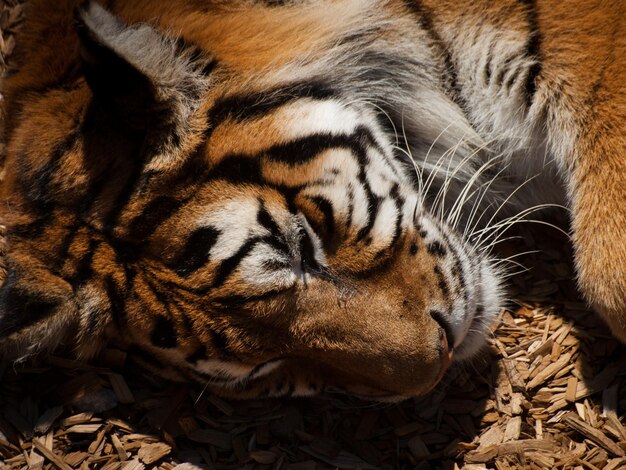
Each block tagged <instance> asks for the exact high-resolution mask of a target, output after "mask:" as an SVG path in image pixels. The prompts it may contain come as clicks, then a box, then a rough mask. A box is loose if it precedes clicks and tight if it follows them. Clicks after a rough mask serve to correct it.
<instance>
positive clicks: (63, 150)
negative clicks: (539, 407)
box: [0, 4, 499, 398]
mask: <svg viewBox="0 0 626 470" xmlns="http://www.w3.org/2000/svg"><path fill="white" fill-rule="evenodd" d="M396 7H397V5H396V6H395V7H394V8H396ZM285 8H289V7H287V6H285ZM294 8H295V6H294ZM387 13H389V12H387ZM82 15H83V23H82V24H79V34H80V39H81V43H80V51H81V52H80V53H81V57H82V58H83V59H82V60H83V68H84V69H85V76H83V75H81V74H80V73H78V74H76V75H73V76H71V77H70V78H68V79H67V81H68V83H64V84H63V86H61V87H56V88H52V89H50V90H45V91H42V92H40V93H38V94H34V95H33V96H32V97H30V98H29V99H28V100H26V101H25V103H24V104H23V110H22V114H21V121H20V123H18V124H17V125H16V127H15V130H14V132H13V135H12V137H11V143H10V153H11V155H12V157H11V161H10V164H9V169H10V170H9V171H10V177H9V181H10V185H11V188H12V191H11V192H10V194H9V195H8V196H6V197H7V201H8V202H7V203H8V206H10V207H11V208H12V209H13V213H12V214H11V215H10V217H9V218H8V226H9V228H8V231H9V240H10V242H11V244H12V248H11V253H10V255H9V257H8V259H9V270H10V273H11V275H10V278H9V280H8V281H7V282H6V283H5V285H4V287H3V290H2V292H1V293H0V301H1V302H2V303H3V305H5V309H6V312H7V313H4V314H3V315H2V316H0V325H1V326H2V328H3V329H2V330H1V331H0V344H2V342H3V341H5V344H10V345H13V346H14V347H15V348H16V349H17V350H27V351H29V352H30V351H33V352H34V351H37V350H39V349H46V348H54V347H56V346H57V345H58V344H59V343H62V342H64V341H66V339H67V338H68V337H70V336H71V335H72V334H74V333H76V337H77V339H76V350H77V353H78V354H79V355H81V356H83V357H88V356H90V355H92V354H94V353H95V352H96V351H97V350H98V348H99V347H100V344H101V342H100V341H95V340H94V338H98V339H100V338H102V339H104V338H106V337H108V336H111V335H116V336H120V337H122V338H123V339H124V340H126V341H128V342H129V343H130V344H131V345H132V350H131V352H132V355H133V356H134V357H136V358H137V360H138V361H139V362H141V363H142V364H145V365H146V366H147V367H149V368H150V369H152V370H154V371H155V372H157V373H159V374H161V375H165V376H168V377H171V378H176V379H182V380H198V381H202V382H205V383H208V384H209V385H210V386H211V387H213V388H214V389H215V390H216V391H221V392H222V393H228V394H231V395H232V394H237V395H240V396H258V395H281V394H300V395H302V394H309V393H314V392H317V391H320V390H322V389H324V387H326V386H334V387H339V388H340V389H342V390H346V391H351V392H353V393H357V394H359V395H364V396H371V397H376V398H382V397H388V396H399V395H401V396H407V395H415V394H420V393H424V392H425V391H427V390H429V389H430V388H432V386H433V385H434V384H435V383H436V382H437V381H438V380H439V379H440V378H441V375H442V374H443V372H444V371H445V369H446V367H447V365H448V363H449V362H450V355H451V354H452V351H455V352H458V355H459V356H460V357H468V356H470V355H471V354H473V352H475V350H476V349H477V348H478V347H479V346H480V345H481V344H482V342H483V341H482V336H481V335H482V332H483V331H484V327H485V324H486V323H487V322H488V319H489V318H491V317H492V316H493V315H494V313H495V311H496V309H497V308H498V305H499V292H498V290H497V287H493V286H492V287H486V286H484V285H483V280H484V279H485V278H487V277H488V276H492V277H493V274H492V270H491V268H490V266H489V261H488V260H486V259H484V258H483V257H481V256H480V255H479V254H478V253H476V252H474V251H473V250H472V248H471V247H468V246H467V245H466V244H465V242H464V241H463V240H462V239H461V237H460V236H458V235H457V234H455V233H454V232H453V231H452V230H450V229H449V227H446V226H445V224H443V223H441V222H440V221H439V220H437V219H436V218H435V217H433V216H432V215H430V214H428V213H427V212H426V211H425V209H424V207H423V204H422V197H421V196H420V194H419V192H418V190H417V187H416V186H417V185H416V184H415V179H414V176H413V175H412V174H411V173H412V171H413V169H412V167H410V166H407V162H406V159H405V158H404V157H403V155H402V153H401V152H400V151H399V149H398V146H397V142H396V141H395V140H394V138H393V137H394V136H393V134H392V133H391V132H390V129H389V119H390V117H389V116H386V115H385V113H384V112H380V109H379V108H377V106H373V105H372V104H371V103H369V102H368V101H367V100H365V99H364V95H363V88H362V84H361V85H360V87H361V88H359V89H358V91H357V92H353V90H352V89H351V88H350V87H347V83H348V82H347V81H345V79H344V80H339V79H338V78H337V74H338V73H339V72H338V71H337V70H335V71H334V75H333V74H329V75H328V76H325V75H324V74H323V73H322V72H323V71H324V68H325V67H328V65H329V63H330V62H329V59H328V57H327V56H320V57H319V63H316V62H315V61H314V60H312V59H311V60H309V61H308V62H307V63H306V64H302V68H303V70H305V71H306V72H307V73H300V74H295V78H294V77H292V76H291V75H292V74H290V73H287V72H288V71H289V70H293V69H294V68H296V66H297V65H298V64H297V63H290V64H287V65H285V64H281V65H280V66H278V67H277V70H275V69H272V68H271V67H270V68H268V69H265V70H262V71H259V70H258V69H255V71H254V73H250V74H248V75H245V76H240V75H239V73H240V71H239V70H237V67H233V64H232V63H229V61H227V60H226V61H224V60H221V59H220V57H219V55H218V54H215V55H213V53H211V52H209V51H205V50H203V49H201V48H199V47H198V46H194V45H192V44H190V43H187V42H185V40H183V39H178V40H172V39H168V38H166V37H163V36H162V34H161V33H160V32H158V31H157V30H156V29H154V28H152V27H150V26H147V25H136V26H133V25H130V26H127V25H125V24H123V23H122V22H121V21H120V20H119V19H118V18H116V17H114V16H113V15H111V14H110V13H108V12H107V11H105V10H104V9H103V8H101V7H99V6H97V5H95V4H90V5H88V6H87V7H86V10H85V11H84V12H83V13H82ZM405 22H406V21H405ZM405 22H403V24H404V23H405ZM407 24H408V23H407ZM367 34H368V35H371V34H374V33H373V32H372V31H370V30H368V31H367ZM123 38H126V39H128V41H126V42H125V41H122V40H121V39H123ZM155 38H157V39H158V40H155ZM342 38H343V36H342ZM356 39H358V37H354V38H347V39H346V38H343V39H342V43H346V44H351V41H355V40H356ZM370 39H371V38H370ZM133 44H134V45H135V46H136V47H135V48H134V47H133ZM146 44H152V48H149V47H148V46H147V45H146ZM342 47H343V46H338V48H339V49H338V50H339V51H340V52H341V53H342V54H343V53H344V52H345V51H346V50H348V49H349V48H351V47H352V46H349V47H348V49H342ZM135 49H136V50H135ZM140 53H142V54H140ZM143 53H146V54H148V55H147V56H146V55H145V54H143ZM379 53H380V51H379V52H376V54H379ZM376 54H374V52H373V51H371V50H370V51H367V54H366V53H364V54H363V56H362V57H361V59H362V60H364V61H366V62H367V63H369V62H370V61H374V60H378V59H381V57H379V56H377V55H376ZM174 59H175V60H174ZM309 59H310V57H309ZM399 62H401V61H400V60H399V59H398V57H390V58H389V61H383V65H385V64H389V63H394V64H395V63H399ZM168 64H169V65H168ZM365 65H367V64H365ZM365 65H363V66H362V68H361V69H359V71H358V73H355V76H356V75H360V74H362V75H363V77H365V78H363V77H362V79H363V80H365V79H366V78H367V79H368V80H372V81H373V82H375V87H382V85H381V83H386V80H387V78H386V77H384V76H381V75H380V74H381V73H382V72H381V65H380V64H379V65H378V67H379V68H378V69H375V70H373V71H372V70H369V69H367V68H366V67H365ZM410 66H411V67H415V64H414V63H412V62H411V63H410ZM90 67H93V68H94V70H96V71H100V72H101V71H102V70H108V69H109V68H112V72H110V75H107V76H105V77H104V78H103V79H102V78H99V77H100V75H98V74H96V73H94V70H91V69H90ZM162 67H171V69H167V70H165V71H163V72H162V71H161V68H162ZM366 70H367V72H366ZM116 73H120V74H122V75H121V76H123V77H125V79H124V80H122V81H119V80H118V79H114V81H113V82H111V81H110V80H109V79H112V77H115V76H117V75H116ZM405 75H407V76H408V75H409V74H408V73H407V74H405ZM299 76H302V77H303V78H297V77H299ZM399 76H400V75H398V77H399ZM115 80H118V81H115ZM389 81H393V80H391V79H390V80H389ZM111 83H113V85H112V84H111ZM120 87H122V90H121V91H120ZM124 87H129V89H126V88H124ZM133 87H134V88H133ZM121 92H123V93H122V95H121V97H120V96H118V93H121ZM130 96H132V97H133V99H134V100H135V101H132V103H133V105H132V106H130V107H128V106H127V105H128V103H129V100H130V98H129V97H130ZM138 109H139V111H138ZM129 113H130V114H129ZM33 135H42V137H41V138H40V139H37V140H35V141H33V139H32V136H33ZM35 280H37V282H35ZM493 285H494V286H497V282H494V284H493ZM21 304H24V305H27V306H28V309H27V310H28V314H24V313H25V312H26V309H25V308H23V307H19V305H21ZM44 331H50V332H51V334H50V335H49V336H48V339H47V340H45V341H43V340H42V341H32V338H36V337H40V336H42V334H43V332H44ZM3 348H5V347H4V346H3ZM363 364H368V365H369V366H370V367H369V368H368V370H367V371H364V370H363Z"/></svg>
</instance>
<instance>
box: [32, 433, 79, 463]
mask: <svg viewBox="0 0 626 470" xmlns="http://www.w3.org/2000/svg"><path fill="white" fill-rule="evenodd" d="M32 442H33V446H35V448H36V449H37V450H38V451H39V452H40V453H41V455H43V456H44V457H45V458H46V459H48V460H49V461H50V463H52V464H53V465H54V466H55V467H57V468H58V469H59V470H72V468H71V467H70V466H69V465H67V464H66V463H65V462H63V460H62V459H61V458H60V457H59V456H58V455H56V454H55V453H54V452H52V451H51V450H49V449H48V448H47V447H46V446H45V445H43V444H42V443H41V442H39V440H38V439H34V440H33V441H32Z"/></svg>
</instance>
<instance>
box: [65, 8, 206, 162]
mask: <svg viewBox="0 0 626 470" xmlns="http://www.w3.org/2000/svg"><path fill="white" fill-rule="evenodd" d="M75 25H76V31H77V33H78V36H79V38H80V46H81V47H80V50H81V59H82V68H83V72H84V75H85V79H86V81H87V83H88V84H89V86H90V87H91V89H92V91H93V94H94V104H96V105H97V106H99V107H100V108H101V109H104V110H105V111H106V113H107V114H108V115H112V120H111V122H112V123H114V125H121V126H122V127H123V128H125V129H129V130H139V131H145V132H146V144H147V148H148V151H149V152H151V154H152V155H151V157H150V159H149V160H150V163H149V164H148V165H147V167H146V169H147V170H152V171H159V170H160V169H164V168H167V167H171V166H172V165H173V164H174V165H175V164H176V162H180V161H181V159H180V158H179V157H180V156H181V155H184V154H185V152H186V151H188V150H189V148H191V147H193V145H195V143H194V142H195V141H196V140H197V139H194V138H193V136H194V135H198V134H199V133H201V132H202V131H203V130H204V128H205V127H206V119H205V117H204V116H202V113H201V112H200V111H199V108H200V105H201V102H202V97H203V96H204V94H205V92H206V91H207V89H208V86H209V83H210V80H211V71H212V70H213V68H214V66H215V61H214V60H213V58H212V57H211V56H210V55H209V54H208V53H206V52H205V51H202V50H200V49H198V48H197V47H195V46H192V45H189V44H188V43H186V42H184V41H181V40H178V39H172V38H169V37H166V36H165V35H163V34H161V33H160V32H159V31H157V30H156V29H155V28H153V27H152V26H150V25H148V24H133V25H127V24H125V23H123V22H122V21H121V20H120V19H119V18H118V17H116V16H115V15H113V14H112V13H110V12H109V11H107V10H106V9H104V8H103V7H102V6H100V5H99V4H98V3H97V2H95V1H93V0H91V1H88V2H87V3H85V4H84V5H83V6H81V7H80V8H79V9H78V10H77V12H76V19H75Z"/></svg>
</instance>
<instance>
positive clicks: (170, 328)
mask: <svg viewBox="0 0 626 470" xmlns="http://www.w3.org/2000/svg"><path fill="white" fill-rule="evenodd" d="M150 342H151V343H152V344H154V345H155V346H157V347H159V348H165V349H171V348H175V347H176V346H177V345H178V340H177V338H176V330H175V329H174V323H173V322H172V320H171V319H170V318H167V317H164V316H160V315H159V316H157V319H156V321H155V324H154V326H153V328H152V332H151V333H150Z"/></svg>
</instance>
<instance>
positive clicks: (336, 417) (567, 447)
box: [0, 0, 626, 470]
mask: <svg viewBox="0 0 626 470" xmlns="http://www.w3.org/2000/svg"><path fill="white" fill-rule="evenodd" d="M22 7H23V4H22V2H21V1H20V0H11V1H4V2H2V1H0V53H1V54H0V72H1V71H2V70H3V69H4V68H5V64H6V63H7V62H9V65H10V59H9V57H10V55H11V52H12V50H13V47H14V45H15V40H14V36H13V33H14V31H15V29H16V27H18V26H19V23H20V21H21V19H22V16H23V13H22ZM3 150H4V147H3V146H1V145H0V153H2V152H3ZM521 235H522V236H523V238H522V239H521V240H517V241H514V242H511V244H510V245H509V246H508V247H506V246H505V247H503V248H502V249H501V251H500V255H501V256H508V255H511V254H514V253H516V252H520V251H529V250H540V252H539V253H535V254H530V255H528V256H526V257H525V258H523V259H518V261H520V262H522V263H523V264H524V265H525V266H528V267H531V268H532V269H531V270H530V271H528V272H525V273H523V274H519V275H517V276H515V277H513V278H512V280H511V291H512V292H513V298H516V299H519V300H517V301H515V302H512V303H511V305H510V306H509V307H508V308H507V309H506V310H503V311H502V313H501V315H500V318H499V322H498V325H497V327H494V329H493V335H492V338H491V341H490V346H489V348H488V350H487V351H486V352H485V354H484V355H483V356H482V357H481V358H479V359H477V360H476V361H474V362H473V363H472V364H465V365H459V366H456V367H454V368H453V369H452V370H451V371H450V373H449V374H448V375H447V376H446V377H445V378H444V381H443V382H442V383H441V384H440V386H439V387H437V389H436V390H435V391H434V392H433V393H432V394H430V395H429V396H427V397H424V398H421V399H414V400H407V401H405V402H403V403H400V404H393V405H389V404H387V405H383V404H372V403H368V402H363V401H359V400H356V399H353V398H350V397H346V396H342V395H331V394H326V395H322V396H319V397H315V398H309V399H282V400H279V399H265V400H252V401H229V400H224V399H220V398H217V397H214V396H212V395H210V394H208V393H206V392H205V391H204V390H203V389H202V388H201V387H197V386H185V385H180V384H172V383H167V382H163V381H161V380H159V379H155V378H154V377H151V376H150V375H149V374H147V373H146V372H144V371H143V370H141V369H139V368H137V367H136V366H135V365H134V364H133V363H132V361H130V360H129V358H127V356H126V353H125V352H124V351H122V350H119V349H115V348H110V349H107V350H105V351H103V353H102V354H101V355H100V357H99V358H98V359H97V360H96V361H94V362H93V363H91V364H83V363H78V362H75V361H73V360H69V359H66V358H61V357H50V358H45V359H39V360H37V361H33V362H30V363H28V364H27V365H22V366H19V367H17V366H12V365H8V364H5V365H4V366H0V469H26V468H34V469H46V470H47V469H51V468H57V469H62V470H69V469H74V468H76V469H85V470H86V469H106V470H116V469H123V470H141V469H147V468H158V469H163V470H170V469H173V468H176V469H179V470H185V469H196V468H207V469H237V468H250V469H252V468H261V469H286V468H288V469H294V470H296V469H298V470H305V469H307V470H308V469H318V468H339V469H377V468H382V469H395V468H402V469H404V468H415V469H436V468H442V469H451V470H452V469H461V468H463V469H467V470H478V469H484V468H495V469H498V470H505V469H517V468H529V469H589V470H595V469H604V470H615V469H619V468H626V426H625V425H624V423H625V422H626V421H625V417H624V410H626V349H625V348H624V346H622V345H620V344H619V343H618V342H617V341H615V340H614V339H612V338H611V335H610V333H609V332H608V330H607V329H606V328H605V327H604V326H603V325H602V324H601V322H600V321H599V320H598V319H597V318H596V317H595V316H594V314H592V313H590V312H589V311H588V310H587V309H586V307H585V304H584V303H583V302H582V301H581V300H580V299H579V297H578V294H577V293H576V288H575V284H574V282H573V281H572V278H573V273H572V268H571V265H570V262H569V260H570V259H571V253H570V252H569V249H568V248H567V247H568V244H567V242H566V240H565V239H564V237H562V236H560V235H558V234H557V233H556V232H554V233H553V232H551V231H549V229H536V230H535V231H534V232H532V231H525V232H522V233H521Z"/></svg>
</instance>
